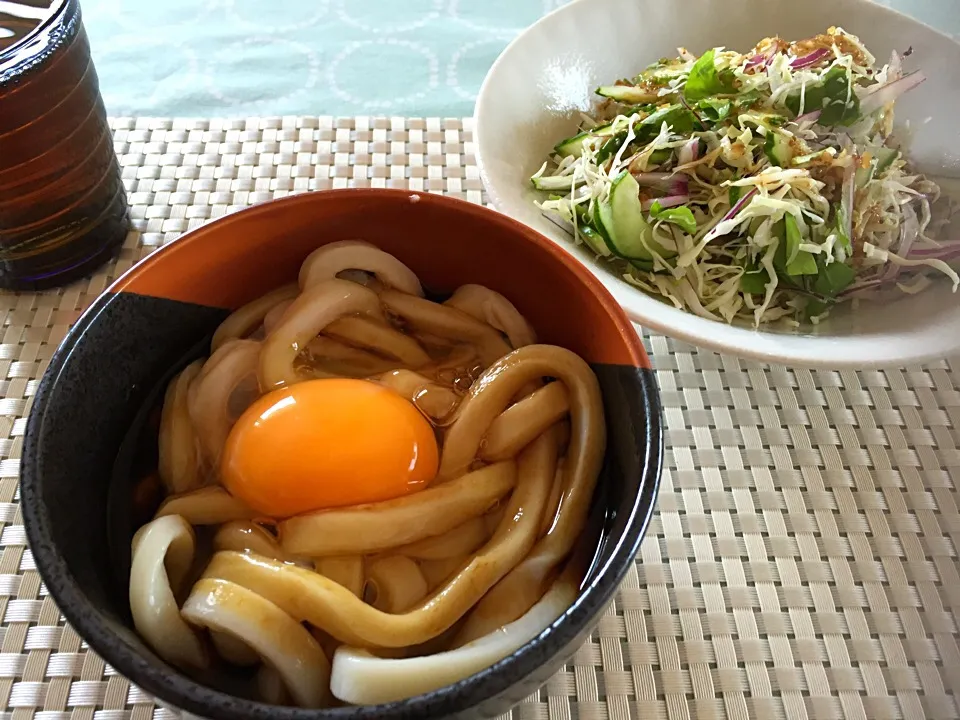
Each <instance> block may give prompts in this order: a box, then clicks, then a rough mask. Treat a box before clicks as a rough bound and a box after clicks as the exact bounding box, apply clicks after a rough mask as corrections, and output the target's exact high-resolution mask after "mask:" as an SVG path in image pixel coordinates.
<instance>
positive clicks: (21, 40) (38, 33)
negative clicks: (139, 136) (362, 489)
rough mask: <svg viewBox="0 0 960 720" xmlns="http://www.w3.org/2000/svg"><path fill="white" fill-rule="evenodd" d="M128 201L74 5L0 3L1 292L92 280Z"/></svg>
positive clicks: (123, 228) (123, 224)
mask: <svg viewBox="0 0 960 720" xmlns="http://www.w3.org/2000/svg"><path fill="white" fill-rule="evenodd" d="M127 227H128V222H127V198H126V192H125V190H124V187H123V183H122V181H121V177H120V167H119V164H118V162H117V158H116V155H115V154H114V151H113V138H112V136H111V133H110V129H109V127H108V125H107V118H106V112H105V110H104V107H103V101H102V99H101V98H100V86H99V82H98V80H97V73H96V70H95V69H94V67H93V61H92V59H91V57H90V45H89V43H88V41H87V35H86V32H84V29H83V24H82V22H81V18H80V6H79V4H78V1H77V0H0V287H3V288H8V289H16V290H33V289H40V288H44V287H51V286H56V285H62V284H64V283H66V282H69V281H70V280H73V279H76V278H78V277H81V276H83V275H86V274H87V273H88V272H90V271H91V270H93V269H95V268H96V267H98V266H99V265H101V264H102V263H104V262H105V261H106V260H108V259H109V258H110V257H111V256H113V255H114V253H116V251H117V250H118V249H119V247H120V245H121V244H122V242H123V239H124V237H125V236H126V232H127Z"/></svg>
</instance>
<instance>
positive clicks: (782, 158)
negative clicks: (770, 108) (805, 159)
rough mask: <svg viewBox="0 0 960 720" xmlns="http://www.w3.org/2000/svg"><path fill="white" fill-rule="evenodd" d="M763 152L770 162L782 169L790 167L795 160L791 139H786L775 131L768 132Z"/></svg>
mask: <svg viewBox="0 0 960 720" xmlns="http://www.w3.org/2000/svg"><path fill="white" fill-rule="evenodd" d="M763 151H764V152H765V153H766V154H767V158H769V160H770V162H771V163H772V164H773V165H775V166H777V167H782V168H788V167H790V161H791V160H792V159H793V148H792V147H790V139H789V138H787V137H784V136H783V135H781V134H780V133H778V132H776V131H775V130H770V131H768V132H767V139H766V142H764V144H763Z"/></svg>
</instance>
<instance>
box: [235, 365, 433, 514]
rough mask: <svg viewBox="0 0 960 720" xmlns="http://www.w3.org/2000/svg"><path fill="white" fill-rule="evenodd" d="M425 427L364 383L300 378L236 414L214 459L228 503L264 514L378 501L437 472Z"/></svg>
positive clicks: (403, 403)
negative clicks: (217, 459)
mask: <svg viewBox="0 0 960 720" xmlns="http://www.w3.org/2000/svg"><path fill="white" fill-rule="evenodd" d="M438 463H439V451H438V450H437V440H436V437H435V435H434V432H433V428H432V427H431V426H430V423H428V422H427V420H426V419H425V418H424V417H423V416H422V415H421V414H420V412H419V411H418V410H417V409H416V408H415V407H414V406H413V404H412V403H411V402H409V401H408V400H406V399H404V398H403V397H401V396H400V395H398V394H397V393H395V392H394V391H393V390H390V389H388V388H385V387H383V386H381V385H377V384H376V383H372V382H369V381H366V380H350V379H329V380H326V379H324V380H309V381H307V382H302V383H298V384H296V385H292V386H290V387H286V388H282V389H279V390H274V391H272V392H270V393H267V394H266V395H264V396H263V397H261V398H260V399H258V400H257V401H256V402H254V403H253V405H251V406H250V407H249V408H247V410H246V411H245V412H244V413H243V415H241V416H240V419H239V420H237V423H236V424H235V425H234V426H233V429H232V430H231V431H230V435H229V436H228V437H227V442H226V445H225V446H224V449H223V455H222V457H221V459H220V471H221V478H222V481H223V484H224V486H225V487H226V488H227V490H229V491H230V493H231V494H233V495H234V497H236V498H238V499H239V500H242V501H243V502H244V503H246V504H247V505H248V506H249V507H250V508H252V509H253V510H255V511H257V512H258V513H263V514H264V515H267V516H270V517H278V518H280V517H290V516H291V515H299V514H301V513H305V512H310V511H312V510H320V509H323V508H334V507H342V506H344V505H357V504H360V503H370V502H379V501H381V500H391V499H394V498H398V497H401V496H403V495H406V494H408V493H411V492H415V491H416V490H420V489H422V488H424V487H425V486H426V484H427V483H429V482H430V481H431V480H432V479H433V477H434V476H435V475H436V473H437V466H438Z"/></svg>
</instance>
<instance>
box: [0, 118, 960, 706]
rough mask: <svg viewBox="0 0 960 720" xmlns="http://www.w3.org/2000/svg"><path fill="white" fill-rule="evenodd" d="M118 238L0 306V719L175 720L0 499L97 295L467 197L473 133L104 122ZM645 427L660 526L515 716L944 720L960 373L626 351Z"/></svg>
mask: <svg viewBox="0 0 960 720" xmlns="http://www.w3.org/2000/svg"><path fill="white" fill-rule="evenodd" d="M113 127H114V131H115V144H116V150H117V152H118V154H119V156H120V161H121V165H122V167H123V177H124V182H125V184H126V187H127V191H128V193H129V197H130V201H131V214H132V218H133V221H134V225H135V228H136V231H135V232H132V233H130V235H129V237H128V238H127V242H126V243H125V245H124V248H123V250H122V252H121V254H120V258H119V260H118V261H117V262H116V263H114V264H111V265H110V266H108V267H106V268H104V269H103V270H102V271H101V272H98V273H97V274H95V275H94V276H93V277H92V278H90V279H87V280H83V281H81V282H78V283H75V284H73V285H71V286H70V287H67V288H64V289H62V290H58V291H50V292H45V293H22V294H9V293H7V294H0V318H3V322H2V333H0V398H2V399H0V720H21V719H22V720H28V719H29V718H36V720H149V719H150V718H154V719H155V720H172V718H173V717H174V716H173V714H172V713H171V712H170V711H168V710H164V709H160V708H158V707H157V706H156V705H155V703H154V701H153V700H152V699H151V698H150V697H149V696H147V695H146V694H145V693H143V692H142V691H140V690H139V689H138V688H136V687H135V686H133V685H131V684H130V683H129V682H128V681H127V680H126V679H124V678H122V677H121V676H119V675H117V673H116V672H114V671H113V669H112V668H110V667H109V666H106V665H105V664H104V662H103V661H102V660H101V659H100V658H98V657H97V656H96V655H94V654H93V653H90V652H88V651H87V649H86V647H85V646H84V644H83V642H82V641H81V639H80V638H79V637H78V636H77V634H76V633H75V632H74V631H73V630H72V629H71V628H70V627H69V626H67V625H66V624H65V623H64V621H63V619H62V617H61V616H60V613H59V611H58V609H57V607H56V605H55V603H54V602H53V601H52V599H51V598H50V597H49V596H48V594H47V591H46V589H45V587H44V586H43V584H42V583H41V581H40V578H39V576H38V574H37V572H36V569H35V566H34V562H33V558H32V556H31V554H30V550H29V549H28V548H27V546H26V540H25V535H24V529H23V523H22V517H21V513H20V508H19V498H18V495H17V475H18V466H19V458H20V453H21V447H22V443H23V433H24V427H25V423H26V417H27V414H28V413H29V410H30V404H31V402H32V399H33V397H34V395H35V393H36V389H37V382H38V379H39V378H40V376H41V374H42V373H43V371H44V369H45V367H46V366H47V364H48V362H49V360H50V357H51V355H52V353H53V351H54V350H55V348H56V346H57V344H58V343H59V341H60V340H61V339H62V338H63V337H64V335H65V334H66V332H67V330H68V329H69V327H70V325H71V324H72V323H73V322H75V321H76V319H77V318H78V317H79V314H80V312H81V311H82V310H83V308H85V307H86V306H87V305H88V304H89V303H90V302H91V301H92V300H93V299H94V298H95V297H96V295H97V294H98V293H99V292H101V291H102V290H103V289H104V288H105V287H106V286H107V284H108V283H109V282H110V281H111V280H112V279H113V278H114V277H116V276H117V274H118V273H120V272H123V271H125V270H127V269H128V268H129V267H130V266H131V265H132V264H133V263H135V262H136V261H138V260H139V259H140V258H142V257H143V256H144V255H146V254H147V253H148V252H150V251H151V250H153V249H155V248H157V247H159V246H160V245H162V244H164V243H166V242H169V241H171V240H173V239H175V238H176V237H178V236H179V235H180V234H181V233H182V232H184V231H186V230H189V229H191V228H194V227H197V226H199V225H201V224H202V223H205V222H208V221H209V220H211V219H214V218H217V217H220V216H222V215H224V214H227V213H229V212H233V211H235V210H238V209H240V208H243V207H246V206H248V205H251V204H254V203H258V202H262V201H265V200H268V199H270V198H273V197H280V196H283V195H288V194H290V193H296V192H304V191H310V190H322V189H326V188H333V187H346V186H350V185H355V186H360V187H400V188H408V189H413V190H421V191H423V190H427V191H431V192H443V193H446V194H450V195H453V196H455V197H460V198H464V199H466V200H469V201H473V202H482V201H483V194H482V189H481V184H480V180H479V176H478V171H477V167H476V165H475V164H474V157H473V152H474V149H473V134H472V130H473V129H472V121H471V120H469V119H466V120H459V119H447V120H441V119H438V118H429V119H413V118H407V119H404V118H392V119H391V118H371V117H355V118H340V119H334V118H330V117H319V118H318V117H316V116H313V117H301V118H296V117H285V118H282V119H281V118H261V119H257V118H253V119H246V120H233V121H229V120H228V121H222V120H221V121H210V120H202V121H174V120H146V119H140V120H132V119H117V120H114V121H113ZM643 337H644V342H645V344H646V347H647V350H648V352H649V353H650V356H651V360H652V362H653V366H654V368H655V369H656V373H657V381H658V383H659V386H660V389H661V395H662V400H663V406H664V421H665V428H666V454H665V460H664V473H663V482H662V487H661V491H660V497H659V501H658V508H657V512H656V514H655V516H654V518H653V520H652V522H651V524H650V528H649V530H648V533H647V536H646V539H645V541H644V543H643V546H642V550H641V552H640V555H639V557H638V559H637V563H636V565H635V567H634V568H633V569H632V570H631V571H630V572H629V573H628V575H627V578H626V581H625V582H624V584H623V586H622V587H621V589H620V591H619V593H618V594H617V596H616V600H615V602H614V604H613V605H611V607H610V608H609V609H608V610H607V612H606V613H605V614H604V616H603V617H602V619H601V622H600V625H599V627H598V628H597V630H596V632H595V633H594V634H593V636H592V637H591V638H590V640H589V641H588V642H586V643H585V644H584V645H583V646H582V648H581V649H580V650H579V651H578V652H577V654H576V656H575V657H574V658H572V659H571V660H570V662H569V664H567V665H566V667H564V668H563V669H562V670H561V671H560V672H559V673H557V675H555V676H554V677H553V678H552V679H551V680H550V681H549V682H548V683H547V685H545V686H544V687H543V688H541V689H540V690H538V691H537V692H535V693H533V694H532V695H531V696H530V697H528V698H527V699H526V700H524V702H523V703H522V704H521V705H520V706H519V707H518V708H516V709H515V710H513V711H512V713H511V714H509V715H507V716H505V718H510V719H511V720H631V719H636V720H641V719H642V720H719V719H721V718H731V719H733V720H746V718H763V720H840V719H841V718H844V719H845V718H850V719H852V720H867V719H869V720H921V719H926V720H957V719H958V718H960V707H958V704H957V700H958V695H960V629H958V625H957V617H958V614H960V572H958V570H960V562H958V555H957V543H958V540H960V493H958V483H960V360H957V361H953V362H952V363H948V362H940V363H936V364H933V365H930V366H927V367H923V368H920V367H915V368H907V369H903V370H899V369H897V370H886V371H871V372H852V371H845V372H831V371H826V370H824V371H811V370H804V369H790V368H785V367H779V366H768V365H764V364H760V363H756V362H752V361H746V360H740V359H737V358H734V357H728V356H722V355H717V354H715V353H712V352H707V351H697V350H696V349H694V348H691V347H690V346H687V345H685V344H682V343H679V342H675V341H672V340H669V339H667V338H664V337H662V336H659V335H651V334H648V333H644V335H643Z"/></svg>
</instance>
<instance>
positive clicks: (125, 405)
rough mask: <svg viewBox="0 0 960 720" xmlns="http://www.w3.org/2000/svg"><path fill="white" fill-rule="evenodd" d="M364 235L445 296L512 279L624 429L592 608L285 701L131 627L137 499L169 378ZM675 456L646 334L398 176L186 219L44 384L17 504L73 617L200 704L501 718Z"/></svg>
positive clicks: (565, 636)
mask: <svg viewBox="0 0 960 720" xmlns="http://www.w3.org/2000/svg"><path fill="white" fill-rule="evenodd" d="M352 238H360V239H364V240H367V241H369V242H372V243H374V244H376V245H378V246H379V247H381V248H382V249H384V250H386V251H387V252H390V253H393V254H394V255H396V256H397V257H398V258H400V260H402V261H403V262H404V263H406V264H407V265H409V266H410V267H411V268H412V269H413V270H414V271H415V272H416V273H417V275H418V276H419V277H420V279H421V281H422V282H423V284H424V286H425V288H427V289H428V290H429V291H431V292H433V293H437V294H443V293H449V292H452V291H453V290H454V289H456V288H457V287H458V286H460V285H463V284H464V283H480V284H483V285H487V286H489V287H491V288H493V289H494V290H497V291H498V292H500V293H502V294H503V295H505V296H506V297H507V298H509V299H510V300H511V301H513V303H514V304H515V305H516V306H517V308H518V309H519V310H520V312H521V313H523V314H524V315H525V316H526V317H527V318H528V319H529V320H530V322H531V323H532V324H533V325H534V327H535V328H536V330H537V333H538V335H539V338H540V341H542V342H546V343H552V344H557V345H562V346H564V347H567V348H569V349H571V350H573V351H575V352H577V353H578V354H580V355H581V356H582V357H583V358H585V359H586V360H587V361H588V362H590V364H591V365H592V366H593V368H594V370H595V371H596V373H597V376H598V377H599V379H600V384H601V387H602V391H603V399H604V403H605V411H606V415H607V424H608V427H609V443H608V446H607V455H606V464H605V468H604V472H603V476H602V478H601V481H600V483H599V485H598V490H597V495H596V496H595V498H594V503H595V505H596V506H597V507H596V508H595V510H597V511H598V513H595V515H597V514H598V515H599V516H600V517H601V518H602V521H601V523H600V524H601V525H602V529H601V531H600V539H599V543H598V546H597V550H596V554H595V557H594V562H593V564H592V566H591V570H590V571H589V574H588V576H587V579H586V580H585V582H584V584H583V586H582V588H581V592H580V595H579V597H578V598H577V600H576V602H575V603H574V604H573V605H572V606H571V607H570V609H569V610H568V611H567V612H566V613H565V614H564V615H563V616H562V617H560V618H559V619H558V620H557V621H556V622H555V623H554V624H553V625H552V626H551V627H550V628H549V629H548V630H546V631H544V632H543V633H542V634H541V635H540V636H539V637H537V638H536V639H534V640H533V641H531V642H530V643H528V644H527V645H525V646H524V647H522V648H521V649H520V650H518V651H517V652H516V653H514V654H513V655H511V656H510V657H508V658H506V659H505V660H503V661H501V662H499V663H498V664H496V665H494V666H493V667H490V668H489V669H487V670H485V671H483V672H481V673H478V674H477V675H474V676H472V677H469V678H467V679H465V680H463V681H461V682H459V683H457V684H455V685H451V686H449V687H445V688H443V689H441V690H437V691H435V692H432V693H429V694H426V695H421V696H418V697H415V698H412V699H410V700H406V701H403V702H397V703H391V704H387V705H379V706H373V707H352V708H337V709H332V710H323V711H313V710H300V709H295V708H287V707H283V708H281V707H276V706H270V705H265V704H261V703H256V702H252V701H249V700H245V699H241V698H237V697H234V696H231V695H227V694H224V693H221V692H219V691H217V690H213V689H210V688H208V687H205V686H203V685H200V684H198V683H196V682H194V681H193V680H191V679H190V678H189V677H187V676H185V675H184V674H182V673H180V672H178V671H177V670H175V669H174V668H172V667H171V666H169V665H167V664H166V663H164V662H163V661H162V660H160V659H159V658H158V657H157V656H156V655H155V654H154V653H153V652H151V651H150V649H149V648H147V647H146V645H144V643H143V642H142V641H141V640H140V639H139V638H138V636H137V634H136V633H135V632H134V630H133V624H132V621H131V617H130V613H129V610H128V607H127V579H128V573H129V545H130V540H131V537H132V534H133V531H134V529H135V524H136V522H137V521H138V513H142V507H140V506H141V505H142V503H143V498H142V497H136V496H135V492H134V489H133V478H134V476H135V475H136V473H137V471H138V470H137V467H138V464H143V463H149V462H151V461H152V460H151V452H153V453H155V452H156V451H155V446H156V434H155V432H156V431H155V430H152V429H151V428H153V427H154V426H153V425H151V424H150V423H148V422H145V421H144V418H145V417H147V416H149V415H150V411H151V408H155V407H156V405H157V403H158V401H159V398H160V397H162V396H161V395H160V393H161V392H162V388H163V385H164V383H165V381H166V379H167V378H169V377H170V376H171V374H172V373H173V372H175V371H177V370H178V369H179V368H180V367H182V366H183V365H184V364H186V363H187V362H189V361H190V360H192V359H193V358H194V357H197V356H199V354H200V353H202V352H203V347H204V344H205V342H208V341H209V337H210V334H211V333H212V331H213V330H214V329H215V328H216V326H217V325H218V323H219V322H220V321H221V320H223V319H224V318H225V317H226V316H227V315H228V314H229V313H230V311H231V309H234V308H237V307H239V306H240V305H242V304H243V303H245V302H247V301H249V300H251V299H253V298H255V297H257V296H259V295H261V294H263V293H265V292H266V291H268V290H270V289H272V288H274V287H276V286H278V285H281V284H283V283H286V282H289V281H291V280H293V279H294V278H296V275H297V270H298V268H299V265H300V263H301V262H302V261H303V259H304V258H305V257H306V256H307V255H308V254H309V253H310V252H311V251H312V250H314V249H315V248H317V247H318V246H320V245H322V244H324V243H328V242H333V241H336V240H345V239H352ZM151 433H152V434H151ZM662 452H663V431H662V427H661V418H660V404H659V398H658V393H657V388H656V384H655V381H654V376H653V373H652V371H651V369H650V366H649V362H648V359H647V356H646V353H645V352H644V349H643V346H642V345H641V342H640V340H639V338H638V336H637V333H636V331H635V330H634V328H633V327H632V325H631V324H630V322H629V321H628V320H627V317H626V316H625V315H624V313H623V312H622V311H621V309H620V307H619V306H618V305H617V304H616V302H615V301H614V300H613V298H612V297H611V296H610V295H609V294H608V293H607V291H606V290H605V289H604V288H603V287H602V286H601V285H600V283H599V282H598V281H597V280H596V279H594V277H593V276H592V275H591V274H590V273H589V272H587V271H586V270H584V269H583V268H582V267H581V266H580V265H579V264H577V263H576V262H575V261H573V260H571V259H570V258H569V256H568V255H567V254H566V253H564V252H563V251H562V250H560V249H559V248H556V247H555V246H554V245H553V244H552V243H550V242H549V241H548V240H546V239H544V238H542V237H541V236H540V235H538V234H537V233H536V232H534V231H533V230H531V229H529V228H528V227H526V226H524V225H521V224H519V223H517V222H515V221H513V220H511V219H509V218H507V217H506V216H503V215H500V214H498V213H495V212H493V211H490V210H486V209H484V208H482V207H479V206H476V205H472V204H469V203H466V202H462V201H458V200H452V199H449V198H442V197H438V196H435V195H428V194H418V193H410V192H404V191H399V190H338V191H330V192H320V193H311V194H306V195H299V196H296V197H291V198H286V199H282V200H277V201H274V202H269V203H265V204H263V205H258V206H255V207H252V208H249V209H246V210H243V211H241V212H238V213H236V214H233V215H230V216H228V217H225V218H223V219H220V220H217V221H215V222H212V223H210V224H208V225H205V226H204V227H202V228H200V229H197V230H194V231H192V232H190V233H187V234H186V235H184V236H183V237H182V238H180V239H179V240H177V241H176V242H174V243H172V244H171V245H169V246H167V247H164V248H163V249H161V250H159V251H157V252H156V253H154V254H153V255H151V256H150V257H149V258H147V259H146V260H144V261H143V262H142V263H140V264H139V265H137V266H136V267H134V268H133V269H132V270H130V271H129V272H128V273H127V274H126V275H124V276H123V277H122V278H120V279H119V280H118V281H117V282H116V283H115V284H114V285H113V286H112V287H111V288H110V289H109V290H108V291H107V292H106V293H104V295H103V296H101V297H100V298H99V299H98V300H97V301H96V302H94V303H93V305H92V306H91V307H90V308H89V309H88V310H87V311H86V313H85V314H84V315H83V316H82V317H81V318H80V320H79V321H78V322H77V324H76V326H75V327H74V328H73V329H72V331H71V332H70V334H69V335H68V336H67V338H66V340H64V342H63V344H62V346H61V347H60V348H59V349H58V350H57V352H56V354H55V355H54V357H53V359H52V360H51V362H50V366H49V368H48V369H47V372H46V374H45V375H44V377H43V381H42V382H41V384H40V387H39V389H38V392H37V396H36V399H35V401H34V405H33V410H32V412H31V414H30V419H29V422H28V424H27V433H26V440H25V443H24V449H23V461H22V470H21V499H22V503H23V516H24V523H25V525H26V529H27V536H28V539H29V543H30V547H31V548H32V550H33V556H34V558H35V560H36V564H37V568H38V569H39V571H40V574H41V575H42V577H43V580H44V582H45V583H46V585H47V588H48V589H49V591H50V593H51V595H52V596H53V598H54V599H55V600H56V602H57V604H58V605H59V607H60V608H61V610H62V611H63V614H64V615H65V616H66V618H67V620H68V621H69V622H70V624H71V625H73V627H74V628H75V629H76V630H77V632H79V633H80V635H81V636H82V637H83V638H84V639H85V640H86V641H87V642H88V643H89V645H90V647H91V648H92V649H93V650H95V651H96V652H97V653H99V654H100V656H101V657H103V659H104V660H106V661H107V662H108V663H109V664H110V665H112V666H113V667H114V668H116V669H117V670H118V671H119V672H120V673H122V674H123V675H125V676H126V677H128V678H129V679H130V680H131V681H133V682H134V683H136V684H137V685H139V686H140V687H141V688H143V689H144V690H146V691H147V692H149V693H152V694H153V695H155V696H156V697H157V698H158V699H159V700H160V701H161V702H162V703H164V704H165V705H167V706H168V707H172V708H177V709H179V710H181V711H183V713H184V715H185V716H188V717H189V716H191V715H192V716H200V717H203V718H211V719H214V720H266V719H267V718H270V719H271V720H307V718H310V719H314V720H316V719H319V718H356V719H358V720H359V719H361V718H364V719H366V718H369V719H371V720H372V719H373V718H376V719H377V720H391V719H394V718H396V719H399V718H418V719H425V718H441V717H444V718H446V717H455V718H489V717H494V716H496V715H499V714H501V713H503V712H505V711H506V710H507V709H508V708H509V707H510V706H512V705H514V704H516V703H517V702H519V701H520V700H521V699H523V698H524V697H526V696H527V695H529V694H530V693H531V692H533V691H534V690H536V688H537V687H538V686H539V685H540V684H542V683H544V682H545V681H546V680H547V679H548V678H549V677H550V675H551V674H552V673H554V672H555V671H556V670H557V669H559V668H560V667H561V665H562V664H563V663H564V662H565V661H566V660H567V659H568V658H569V657H570V656H571V655H572V654H573V653H574V652H575V651H576V649H577V647H578V646H579V645H580V644H581V643H582V642H583V641H584V640H585V639H586V638H587V636H588V634H589V633H590V631H591V630H592V628H593V627H594V625H595V624H596V622H597V621H598V619H599V616H600V614H601V613H602V612H603V611H604V610H605V609H606V608H607V606H608V605H609V603H610V602H611V600H612V599H613V597H614V594H615V592H616V590H617V587H618V585H619V584H620V581H621V580H622V579H623V577H624V575H625V574H626V573H627V571H628V570H629V568H630V567H631V565H632V564H633V562H634V559H635V555H636V553H637V550H638V548H639V546H640V541H641V539H642V537H643V534H644V531H645V530H646V527H647V524H648V522H649V520H650V517H651V515H652V513H653V509H654V504H655V500H656V495H657V486H658V482H659V477H660V467H661V459H662Z"/></svg>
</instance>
